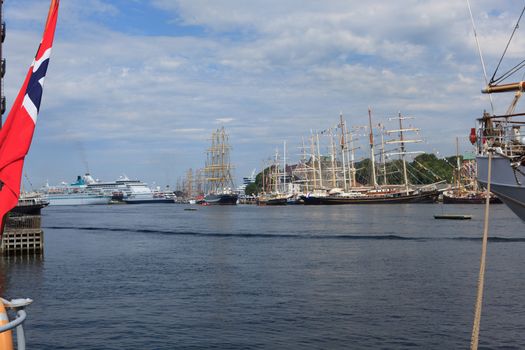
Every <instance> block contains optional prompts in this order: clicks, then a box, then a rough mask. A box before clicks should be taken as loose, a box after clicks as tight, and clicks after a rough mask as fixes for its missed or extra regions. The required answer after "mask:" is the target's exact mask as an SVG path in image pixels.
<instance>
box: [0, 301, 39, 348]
mask: <svg viewBox="0 0 525 350" xmlns="http://www.w3.org/2000/svg"><path fill="white" fill-rule="evenodd" d="M0 302H2V303H3V304H4V306H6V307H8V308H10V309H12V310H13V311H15V312H16V318H15V319H14V320H12V321H11V322H9V323H7V324H5V325H3V326H0V333H3V332H7V331H9V330H13V329H16V344H17V349H18V350H25V349H26V337H25V334H24V325H23V324H24V321H25V320H26V318H27V313H26V312H25V310H24V308H25V307H26V306H28V305H29V304H31V303H32V302H33V300H31V299H12V300H11V301H8V300H6V299H4V298H0Z"/></svg>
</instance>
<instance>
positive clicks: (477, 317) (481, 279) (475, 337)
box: [470, 152, 492, 350]
mask: <svg viewBox="0 0 525 350" xmlns="http://www.w3.org/2000/svg"><path fill="white" fill-rule="evenodd" d="M488 162H489V164H488V174H487V196H486V202H485V222H484V226H483V241H482V244H481V260H480V263H479V276H478V294H477V297H476V311H475V314H474V325H473V326H472V337H471V338H470V349H471V350H477V349H478V342H479V324H480V322H481V306H482V304H483V286H484V284H485V260H486V256H487V241H488V235H489V206H490V178H491V175H492V174H491V172H492V153H491V152H489V158H488Z"/></svg>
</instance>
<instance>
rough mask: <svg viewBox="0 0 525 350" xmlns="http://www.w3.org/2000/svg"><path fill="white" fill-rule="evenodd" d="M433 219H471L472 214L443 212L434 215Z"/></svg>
mask: <svg viewBox="0 0 525 350" xmlns="http://www.w3.org/2000/svg"><path fill="white" fill-rule="evenodd" d="M434 219H438V220H470V219H472V216H471V215H456V214H443V215H434Z"/></svg>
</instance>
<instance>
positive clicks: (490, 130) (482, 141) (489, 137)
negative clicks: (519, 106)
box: [478, 120, 525, 157]
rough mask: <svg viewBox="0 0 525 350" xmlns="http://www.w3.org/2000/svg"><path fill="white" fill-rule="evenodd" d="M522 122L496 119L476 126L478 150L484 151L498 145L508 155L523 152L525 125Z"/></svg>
mask: <svg viewBox="0 0 525 350" xmlns="http://www.w3.org/2000/svg"><path fill="white" fill-rule="evenodd" d="M523 124H524V123H523V122H512V121H497V120H495V121H494V123H493V124H492V123H491V125H490V127H487V125H481V126H480V127H479V128H478V150H479V152H480V153H482V154H483V153H485V151H486V149H488V148H489V147H498V148H499V149H501V152H502V153H503V154H505V155H506V156H509V157H514V156H522V155H523V154H524V153H525V132H524V130H523V129H525V125H523Z"/></svg>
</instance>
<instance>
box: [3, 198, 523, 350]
mask: <svg viewBox="0 0 525 350" xmlns="http://www.w3.org/2000/svg"><path fill="white" fill-rule="evenodd" d="M185 208H187V206H185V205H175V204H150V205H133V206H131V205H116V206H79V207H49V208H46V209H44V211H43V218H42V220H43V228H44V232H45V253H44V255H43V256H42V257H31V258H20V257H17V258H15V257H11V258H2V260H0V282H1V283H0V285H1V287H2V291H1V292H2V293H1V294H2V295H4V296H6V297H8V298H22V297H29V298H32V299H34V303H33V304H32V305H31V306H30V307H29V308H28V319H27V321H26V324H25V329H26V337H27V343H28V348H29V349H132V348H134V349H137V348H138V349H207V348H213V349H465V348H468V346H469V342H470V333H471V328H472V320H473V313H474V302H475V295H476V284H477V277H478V270H479V258H480V252H481V239H480V237H481V235H482V228H483V206H482V205H479V206H477V205H474V206H472V205H445V206H443V205H437V204H436V205H432V204H428V205H421V204H420V205H409V204H400V205H370V206H336V207H332V206H309V207H304V206H288V207H256V206H225V207H221V206H216V207H215V206H210V207H196V208H197V210H196V211H186V210H184V209H185ZM443 213H445V214H470V215H472V216H473V218H472V220H466V221H455V220H452V221H446V220H435V219H434V218H433V215H434V214H443ZM524 227H525V226H524V224H523V223H522V222H521V221H520V220H519V219H518V218H517V217H515V216H514V215H513V214H512V213H511V212H510V211H509V210H508V209H507V208H506V206H504V205H493V206H492V208H491V225H490V233H489V236H490V237H491V238H490V241H489V247H488V256H487V271H486V283H485V299H484V307H483V313H482V321H481V332H480V348H485V349H523V348H525V293H523V291H524V290H525V278H523V271H525V259H524V258H523V257H524V256H525V234H524Z"/></svg>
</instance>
